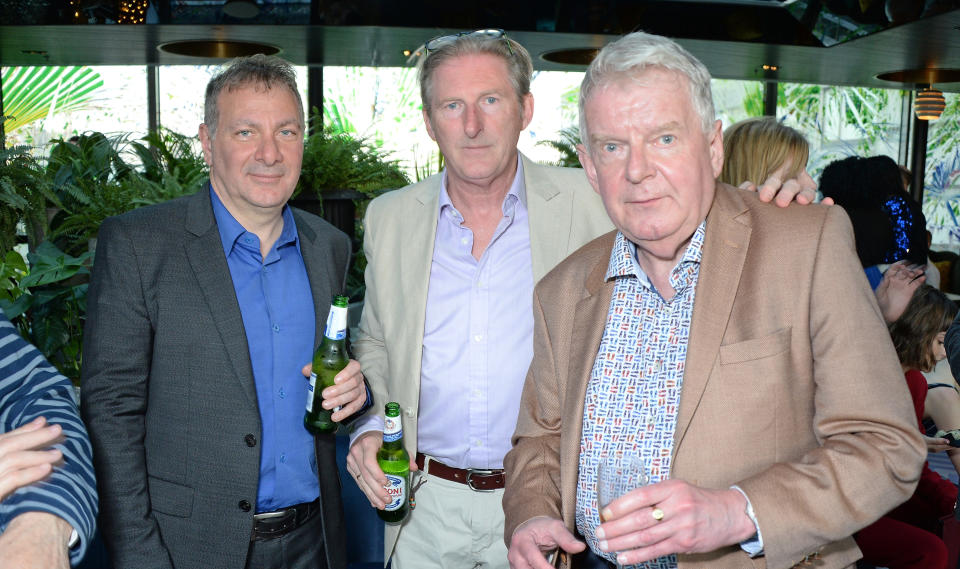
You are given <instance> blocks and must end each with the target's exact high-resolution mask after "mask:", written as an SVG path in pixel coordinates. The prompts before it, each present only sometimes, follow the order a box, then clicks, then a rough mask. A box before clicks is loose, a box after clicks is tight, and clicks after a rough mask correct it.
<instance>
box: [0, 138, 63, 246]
mask: <svg viewBox="0 0 960 569" xmlns="http://www.w3.org/2000/svg"><path fill="white" fill-rule="evenodd" d="M30 150H31V149H30V148H29V147H27V146H17V147H14V148H10V149H8V150H3V151H0V204H3V205H4V207H2V208H0V251H6V250H8V249H12V248H13V246H14V245H15V244H16V236H17V233H18V228H19V226H20V223H21V222H22V223H23V226H24V227H23V229H24V231H25V233H26V237H27V243H28V246H29V248H30V249H31V250H32V249H34V248H36V246H37V245H38V244H39V243H40V242H41V241H43V239H44V236H45V235H46V233H47V227H48V226H47V208H48V207H50V206H54V207H56V206H59V205H60V201H59V199H58V198H57V195H56V193H55V192H54V191H53V184H52V182H51V180H50V178H49V177H48V176H47V175H46V172H45V171H44V168H43V166H41V165H40V163H39V162H38V161H37V159H36V158H34V156H33V155H32V154H31V153H30Z"/></svg>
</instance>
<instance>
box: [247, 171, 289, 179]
mask: <svg viewBox="0 0 960 569" xmlns="http://www.w3.org/2000/svg"><path fill="white" fill-rule="evenodd" d="M249 176H250V177H251V178H255V179H258V180H265V181H270V180H279V179H280V178H283V174H282V173H276V174H264V173H256V172H251V173H250V174H249Z"/></svg>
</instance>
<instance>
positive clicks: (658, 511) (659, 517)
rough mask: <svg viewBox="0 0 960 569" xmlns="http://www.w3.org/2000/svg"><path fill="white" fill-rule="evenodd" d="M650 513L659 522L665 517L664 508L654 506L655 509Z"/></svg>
mask: <svg viewBox="0 0 960 569" xmlns="http://www.w3.org/2000/svg"><path fill="white" fill-rule="evenodd" d="M650 515H651V516H653V519H655V520H657V521H658V522H659V521H660V520H662V519H663V510H661V509H660V508H654V509H653V511H652V512H650Z"/></svg>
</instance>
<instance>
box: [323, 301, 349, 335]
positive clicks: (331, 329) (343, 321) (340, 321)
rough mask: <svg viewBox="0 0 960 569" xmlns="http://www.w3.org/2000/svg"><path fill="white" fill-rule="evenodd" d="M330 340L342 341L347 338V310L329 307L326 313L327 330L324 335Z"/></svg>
mask: <svg viewBox="0 0 960 569" xmlns="http://www.w3.org/2000/svg"><path fill="white" fill-rule="evenodd" d="M324 335H325V336H326V337H327V338H330V339H331V340H342V339H344V338H346V337H347V309H346V308H342V307H339V306H331V307H330V312H328V313H327V330H326V333H325V334H324Z"/></svg>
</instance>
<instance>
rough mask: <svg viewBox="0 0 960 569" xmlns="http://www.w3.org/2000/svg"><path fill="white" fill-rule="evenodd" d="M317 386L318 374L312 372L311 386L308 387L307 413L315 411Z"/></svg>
mask: <svg viewBox="0 0 960 569" xmlns="http://www.w3.org/2000/svg"><path fill="white" fill-rule="evenodd" d="M316 386H317V374H315V373H313V372H310V384H309V385H307V413H310V412H312V411H313V390H314V388H315V387H316Z"/></svg>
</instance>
